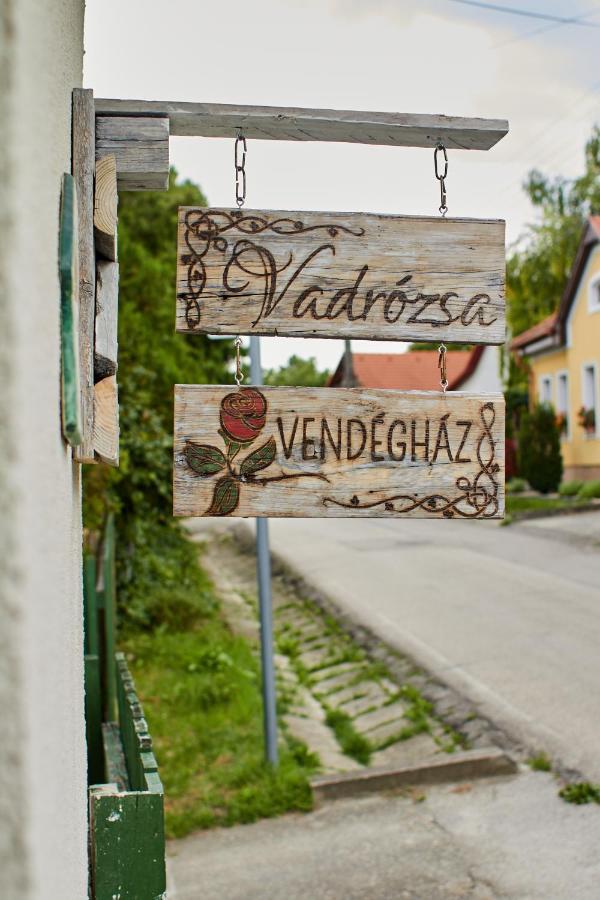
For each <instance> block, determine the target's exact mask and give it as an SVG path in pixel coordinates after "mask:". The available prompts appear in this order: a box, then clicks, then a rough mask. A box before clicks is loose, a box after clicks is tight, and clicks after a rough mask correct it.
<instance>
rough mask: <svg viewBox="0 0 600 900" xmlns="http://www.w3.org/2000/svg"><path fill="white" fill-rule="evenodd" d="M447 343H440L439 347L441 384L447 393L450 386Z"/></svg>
mask: <svg viewBox="0 0 600 900" xmlns="http://www.w3.org/2000/svg"><path fill="white" fill-rule="evenodd" d="M446 352H447V351H446V345H445V344H440V346H439V347H438V369H439V370H440V384H441V386H442V388H443V389H444V393H446V388H447V387H448V371H447V369H446Z"/></svg>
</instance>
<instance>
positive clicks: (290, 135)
mask: <svg viewBox="0 0 600 900" xmlns="http://www.w3.org/2000/svg"><path fill="white" fill-rule="evenodd" d="M96 115H97V116H98V117H99V119H100V117H102V118H103V117H105V116H108V117H110V118H111V119H113V118H114V117H119V116H120V117H127V118H129V119H130V118H131V117H134V116H139V117H146V118H144V119H143V120H142V119H140V121H148V119H147V117H148V116H167V117H168V119H169V125H170V133H171V134H172V135H183V136H202V137H229V138H234V137H235V136H236V135H237V133H238V131H239V129H242V130H243V132H244V135H245V137H247V138H259V139H261V140H267V141H342V142H344V143H351V144H387V145H391V146H396V147H435V146H436V144H437V143H438V142H439V141H442V142H443V143H444V144H445V146H446V147H447V148H448V149H451V148H452V149H460V150H489V149H490V148H491V147H493V146H494V144H496V143H497V142H498V141H499V140H500V139H501V138H503V137H504V136H505V135H506V134H507V132H508V122H507V121H506V120H505V119H472V118H464V117H461V116H438V115H421V114H410V113H389V112H358V111H354V110H336V109H298V108H296V107H286V106H283V107H279V106H238V105H237V104H236V105H233V104H226V103H182V102H177V101H175V102H173V101H167V100H100V99H99V100H96ZM111 127H112V126H111ZM127 127H128V128H129V127H130V126H127ZM121 133H122V134H123V133H124V132H123V131H122V132H121Z"/></svg>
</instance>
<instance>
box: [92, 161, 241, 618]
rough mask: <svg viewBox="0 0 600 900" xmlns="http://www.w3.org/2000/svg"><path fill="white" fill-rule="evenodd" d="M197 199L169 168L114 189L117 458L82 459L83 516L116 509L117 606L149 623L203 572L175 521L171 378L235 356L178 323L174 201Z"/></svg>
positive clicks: (216, 374) (218, 368) (205, 375)
mask: <svg viewBox="0 0 600 900" xmlns="http://www.w3.org/2000/svg"><path fill="white" fill-rule="evenodd" d="M195 205H206V198H205V197H204V196H203V194H202V192H201V191H200V189H199V188H198V187H197V186H196V185H194V184H192V183H191V182H189V181H184V182H178V181H177V174H176V172H175V171H174V170H171V173H170V178H169V190H168V191H167V192H164V193H158V192H156V191H151V192H147V193H146V192H140V193H137V192H129V193H122V194H121V195H120V198H119V270H120V272H119V275H120V279H119V280H120V285H119V368H118V383H119V407H120V430H121V434H120V466H119V468H117V469H111V468H110V467H108V466H104V465H98V466H87V467H85V469H84V491H83V495H84V524H85V526H86V528H87V529H88V530H90V529H91V530H98V529H99V528H100V526H101V523H102V519H103V517H104V515H105V514H106V511H107V510H112V511H114V512H115V513H116V514H117V515H116V526H117V534H118V542H117V553H118V558H119V565H118V567H117V573H118V578H119V598H120V602H121V604H122V612H123V615H124V617H126V618H127V619H128V620H129V621H130V622H132V621H133V622H136V623H138V624H140V623H142V624H144V625H146V626H148V625H150V624H151V623H155V622H157V621H161V620H162V619H161V617H162V618H164V617H165V615H166V614H167V613H166V609H167V606H168V605H170V609H171V612H172V613H173V615H175V612H177V611H178V612H177V615H179V614H180V613H181V614H183V612H182V611H183V608H184V605H185V604H184V601H183V599H181V597H180V595H181V596H183V595H184V594H185V590H186V584H190V583H196V581H197V580H198V577H199V576H198V572H197V565H196V554H195V551H194V549H193V548H192V547H191V545H189V544H187V542H185V541H184V539H183V537H182V536H181V535H180V533H179V531H178V529H177V528H174V527H173V524H174V520H173V517H172V511H171V510H172V486H171V485H172V466H173V385H174V384H175V383H182V382H191V383H198V382H207V383H213V382H216V383H223V382H224V381H225V380H226V378H227V360H228V358H229V359H230V358H232V356H233V347H232V343H231V342H230V341H211V340H209V339H208V338H206V337H203V336H200V335H193V336H187V335H183V334H176V333H175V327H174V322H175V268H176V256H177V250H176V244H177V208H178V207H179V206H195ZM151 598H153V599H151ZM178 598H179V599H178ZM174 611H175V612H174Z"/></svg>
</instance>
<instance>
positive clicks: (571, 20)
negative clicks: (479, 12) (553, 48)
mask: <svg viewBox="0 0 600 900" xmlns="http://www.w3.org/2000/svg"><path fill="white" fill-rule="evenodd" d="M450 3H461V4H462V5H463V6H476V7H477V8H478V9H491V10H493V11H494V12H502V13H509V14H511V13H512V15H514V16H526V17H527V18H528V19H543V20H544V21H545V22H558V23H559V24H560V25H581V26H582V27H584V28H600V23H598V22H585V21H584V20H583V18H582V17H579V16H569V17H567V18H565V17H564V16H553V15H551V14H550V13H538V12H533V11H532V10H528V9H517V8H515V7H512V6H500V5H498V4H497V3H483V2H481V0H450Z"/></svg>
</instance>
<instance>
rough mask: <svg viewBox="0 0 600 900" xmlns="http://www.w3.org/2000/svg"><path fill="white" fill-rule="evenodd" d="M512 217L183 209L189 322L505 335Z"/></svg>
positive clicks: (484, 337) (263, 331)
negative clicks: (507, 223)
mask: <svg viewBox="0 0 600 900" xmlns="http://www.w3.org/2000/svg"><path fill="white" fill-rule="evenodd" d="M504 283H505V261H504V222H503V221H500V220H489V219H444V218H441V217H438V218H431V217H428V218H421V217H410V216H380V215H367V214H363V213H320V212H319V213H315V212H280V211H276V212H275V211H264V210H262V211H257V210H246V209H244V210H239V209H220V210H219V209H199V208H194V207H181V208H180V210H179V234H178V262H177V322H176V328H177V330H178V331H182V332H188V333H190V332H198V333H204V332H207V333H212V334H258V335H283V336H290V337H348V338H364V339H371V340H401V341H406V340H410V341H412V340H415V341H418V340H421V341H431V340H440V341H442V340H443V341H459V342H461V343H472V344H502V343H503V342H504V340H505V309H504Z"/></svg>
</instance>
